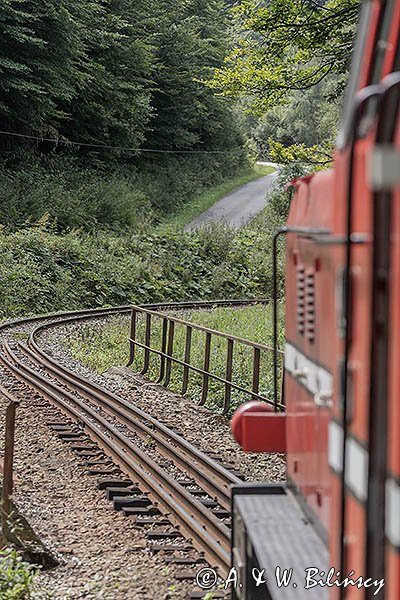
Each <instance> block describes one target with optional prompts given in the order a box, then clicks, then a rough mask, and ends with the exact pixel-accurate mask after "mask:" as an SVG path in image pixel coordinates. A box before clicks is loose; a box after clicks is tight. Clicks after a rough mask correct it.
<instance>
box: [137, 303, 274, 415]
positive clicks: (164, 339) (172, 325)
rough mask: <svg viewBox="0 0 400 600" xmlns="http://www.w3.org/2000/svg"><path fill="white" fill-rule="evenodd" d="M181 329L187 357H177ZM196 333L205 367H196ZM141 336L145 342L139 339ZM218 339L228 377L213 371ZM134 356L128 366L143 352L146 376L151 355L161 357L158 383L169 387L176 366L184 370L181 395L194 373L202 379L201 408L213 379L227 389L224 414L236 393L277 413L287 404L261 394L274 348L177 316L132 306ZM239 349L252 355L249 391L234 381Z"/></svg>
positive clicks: (183, 393)
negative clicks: (264, 363) (265, 363)
mask: <svg viewBox="0 0 400 600" xmlns="http://www.w3.org/2000/svg"><path fill="white" fill-rule="evenodd" d="M139 319H142V321H144V322H143V323H141V325H142V326H141V330H142V331H141V333H142V335H141V336H139V334H138V329H139V327H138V325H139ZM155 321H158V327H160V326H161V331H159V335H158V336H157V338H158V340H157V341H158V347H153V346H152V337H153V336H152V333H153V327H154V323H155ZM178 327H183V328H184V343H183V346H184V350H183V353H181V354H183V356H182V357H177V356H176V355H175V354H176V345H175V340H176V330H177V328H178ZM193 332H200V333H201V335H202V336H204V340H203V350H202V361H201V362H202V365H201V367H200V366H195V365H194V364H193V363H192V361H191V354H192V338H193ZM139 337H141V338H142V340H143V341H140V340H139ZM215 339H217V340H218V343H219V345H220V344H221V343H223V344H225V345H226V347H225V352H224V365H223V367H224V376H221V375H218V374H216V373H215V372H212V371H211V366H212V358H213V357H212V350H213V343H214V341H215ZM129 344H130V354H129V361H128V364H127V366H130V365H132V364H133V362H134V361H135V355H136V348H140V349H142V351H143V367H142V369H141V371H140V373H141V374H142V375H145V374H146V373H147V372H148V371H149V367H150V359H151V355H152V354H154V355H156V356H158V357H159V371H158V377H157V378H156V383H159V384H162V385H163V386H164V387H168V386H169V384H170V382H171V374H172V368H173V365H174V364H176V365H180V367H182V383H181V388H180V393H181V394H182V395H183V396H184V395H185V394H186V393H187V391H188V387H189V380H190V373H191V372H193V373H196V374H197V375H198V376H200V377H201V392H200V400H199V405H200V406H203V405H204V404H205V403H206V401H207V398H208V394H209V384H210V380H214V381H217V382H219V384H220V385H221V386H222V388H223V413H222V414H227V413H228V412H229V411H230V408H231V398H232V390H236V391H237V392H240V393H242V394H243V395H244V396H245V397H246V398H248V399H249V400H261V401H264V402H267V403H268V404H271V405H272V406H273V407H274V409H275V411H279V410H284V408H285V407H284V405H283V404H282V403H280V402H279V401H278V399H277V398H275V400H270V399H269V398H268V397H266V396H265V395H263V394H262V393H260V365H261V359H262V355H263V353H267V354H269V355H271V357H272V355H273V353H274V348H272V347H270V346H265V345H264V344H259V343H256V342H252V341H249V340H246V339H243V338H240V337H238V336H235V335H231V334H227V333H223V332H221V331H216V330H214V329H210V328H208V327H204V326H203V325H197V324H196V323H193V322H190V321H185V320H183V319H180V318H178V317H176V316H172V315H167V314H165V313H162V312H159V311H154V310H149V309H146V308H143V307H140V306H133V307H132V317H131V332H130V338H129ZM238 346H241V347H243V346H244V347H249V348H250V349H251V352H252V374H251V387H250V389H246V388H245V387H243V385H240V384H238V383H235V382H234V381H233V376H234V353H235V350H236V348H237V347H238ZM277 355H278V356H282V355H283V352H281V351H279V350H278V351H277Z"/></svg>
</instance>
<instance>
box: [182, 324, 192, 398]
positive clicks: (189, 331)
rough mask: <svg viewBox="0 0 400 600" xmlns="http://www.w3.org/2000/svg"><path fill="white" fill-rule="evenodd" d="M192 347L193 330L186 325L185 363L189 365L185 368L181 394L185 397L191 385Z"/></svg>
mask: <svg viewBox="0 0 400 600" xmlns="http://www.w3.org/2000/svg"><path fill="white" fill-rule="evenodd" d="M191 347H192V328H191V327H189V325H186V342H185V356H184V359H183V361H184V362H185V363H187V364H185V365H184V366H183V380H182V391H181V394H182V396H184V395H185V394H186V392H187V389H188V384H189V366H188V365H189V363H190V350H191Z"/></svg>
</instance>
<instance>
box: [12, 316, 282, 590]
mask: <svg viewBox="0 0 400 600" xmlns="http://www.w3.org/2000/svg"><path fill="white" fill-rule="evenodd" d="M100 325H101V322H99V324H98V326H100ZM76 327H77V326H71V327H68V328H66V327H59V328H57V329H55V330H51V331H50V332H48V333H46V334H45V335H42V336H41V338H40V345H41V347H42V348H43V349H44V350H45V351H47V352H48V353H49V354H51V355H52V356H53V357H54V358H56V359H57V360H58V361H60V362H61V363H62V364H63V365H65V366H66V367H68V368H69V369H71V370H73V371H75V372H77V373H79V374H81V375H85V376H86V377H90V378H91V379H92V380H93V381H96V383H98V384H100V385H103V386H104V387H106V388H108V389H110V390H112V391H113V392H115V393H117V394H119V395H120V396H121V397H123V398H124V399H126V400H129V401H131V402H132V403H134V404H135V405H136V406H137V407H139V408H141V409H143V410H145V411H146V412H148V413H149V414H150V415H152V416H153V417H156V418H158V419H159V420H161V421H162V422H163V423H164V424H165V425H167V426H169V427H171V428H173V429H176V430H179V432H181V433H182V435H183V436H184V437H185V439H186V440H187V441H189V442H191V443H192V444H194V445H195V446H196V447H198V448H199V449H201V450H203V451H205V452H208V451H210V452H211V451H212V452H216V453H218V455H219V456H220V457H221V459H222V460H223V462H226V463H229V464H231V465H232V466H233V467H234V468H235V469H237V470H238V471H240V472H241V473H243V475H244V476H245V477H246V480H249V481H251V480H254V481H266V480H272V481H281V480H283V479H284V473H285V464H284V459H283V457H282V456H280V455H276V454H274V455H268V454H264V455H260V454H248V453H244V452H242V451H241V450H240V448H239V447H238V445H237V443H236V442H235V441H234V439H233V437H232V435H231V432H230V426H229V423H228V421H227V420H226V419H225V418H224V417H221V416H219V415H216V414H214V413H211V412H210V411H209V410H208V409H206V408H203V407H199V406H197V405H195V404H194V403H193V402H191V401H189V400H186V399H184V398H182V397H181V396H178V395H176V394H174V393H172V392H170V391H168V390H165V389H164V388H162V387H161V386H159V385H156V384H154V383H151V382H149V381H148V380H146V379H145V378H144V377H141V376H139V375H138V374H136V373H133V372H132V371H131V370H130V369H126V368H124V367H114V368H112V369H110V370H109V371H108V372H107V373H104V374H103V375H99V374H98V373H94V372H92V371H91V370H89V369H88V368H87V367H86V366H84V365H83V364H81V363H80V362H79V361H76V360H75V359H73V358H72V357H71V356H70V354H69V353H68V351H67V350H66V349H65V347H64V346H63V344H62V342H63V338H64V337H65V336H71V335H73V332H74V329H75V328H76ZM0 382H1V383H3V385H4V386H5V387H7V388H9V389H12V390H13V391H14V393H15V395H16V396H17V397H18V398H19V399H20V400H21V405H20V406H19V408H18V415H17V431H16V452H15V472H16V477H17V485H16V489H15V494H14V499H15V501H16V504H17V506H18V507H19V508H20V510H21V512H23V514H24V516H25V517H26V518H27V519H28V521H29V522H30V524H31V525H32V527H33V528H34V530H35V531H36V532H37V533H38V535H39V536H40V538H41V539H42V541H43V542H44V544H45V545H46V546H47V547H48V548H49V549H50V550H51V551H52V552H53V553H54V555H55V556H56V557H57V559H58V560H59V562H60V565H59V566H58V567H56V568H55V569H52V570H50V571H47V572H44V573H43V574H42V575H40V577H39V584H40V586H41V588H43V589H45V590H47V591H49V592H51V594H52V597H53V598H58V599H64V598H65V599H67V598H90V599H92V598H104V599H109V600H122V599H129V600H131V599H136V598H140V599H146V600H147V599H149V600H150V599H159V598H160V599H167V598H171V599H172V598H182V599H183V598H186V597H187V592H188V591H189V590H192V589H194V585H193V584H190V583H187V582H185V583H181V582H177V581H176V580H175V579H174V576H173V575H174V568H173V567H168V566H167V565H166V563H165V562H164V560H163V558H162V557H161V556H160V555H156V556H150V554H149V551H148V545H147V542H146V540H145V531H144V530H143V528H139V527H137V526H135V525H134V523H133V522H132V520H130V519H127V518H125V517H124V516H123V515H122V514H121V513H118V512H114V511H113V510H112V507H111V504H110V503H109V502H108V501H106V499H105V494H104V492H102V491H98V490H97V489H96V478H94V477H91V476H89V475H87V474H86V473H85V467H83V466H82V465H81V463H82V459H79V458H78V457H77V456H76V454H74V453H73V452H72V451H71V450H70V449H69V447H68V445H67V444H65V443H63V442H62V441H60V439H59V438H58V437H57V435H56V434H55V433H54V432H52V431H51V430H50V429H49V427H48V426H47V425H46V423H47V422H48V421H49V420H52V416H54V414H56V413H55V412H54V409H53V408H52V407H51V406H50V404H49V403H47V402H46V401H44V400H43V399H42V398H40V397H39V396H37V395H36V394H34V393H33V392H31V391H29V390H27V388H26V387H25V386H23V385H21V384H16V383H15V381H13V380H12V379H11V378H10V376H9V375H8V374H7V373H6V372H4V371H0ZM5 406H6V401H5V399H3V398H1V397H0V412H1V426H2V427H3V425H4V423H3V421H4V409H5Z"/></svg>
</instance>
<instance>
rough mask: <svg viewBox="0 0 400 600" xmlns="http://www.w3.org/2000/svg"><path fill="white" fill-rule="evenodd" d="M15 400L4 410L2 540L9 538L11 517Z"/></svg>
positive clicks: (16, 403) (16, 402)
mask: <svg viewBox="0 0 400 600" xmlns="http://www.w3.org/2000/svg"><path fill="white" fill-rule="evenodd" d="M18 404H19V402H18V401H16V400H11V402H10V403H9V405H8V406H7V410H6V428H5V445H4V473H3V486H2V498H1V531H2V537H3V540H10V539H11V537H12V536H11V532H10V526H9V521H10V517H11V512H12V511H11V498H12V492H13V464H14V439H15V412H16V408H17V405H18Z"/></svg>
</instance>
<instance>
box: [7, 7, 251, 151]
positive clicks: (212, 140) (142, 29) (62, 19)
mask: <svg viewBox="0 0 400 600" xmlns="http://www.w3.org/2000/svg"><path fill="white" fill-rule="evenodd" d="M225 12H226V11H225V7H224V3H223V2H222V1H221V0H179V1H178V2H176V1H175V0H174V1H173V0H169V1H167V2H165V1H164V0H163V1H161V0H152V1H150V0H90V1H89V2H80V1H79V0H62V1H61V2H56V3H55V2H50V1H49V0H37V1H36V2H35V3H32V2H29V1H28V0H5V1H4V2H2V3H1V6H0V25H1V29H2V33H3V35H2V39H1V41H0V74H1V82H0V124H1V129H7V130H11V131H13V132H17V133H28V134H34V135H36V136H39V137H50V138H56V139H59V140H60V142H64V141H67V140H71V141H76V142H83V145H81V147H80V153H81V155H85V156H86V155H87V154H89V156H90V158H91V159H92V160H93V158H100V159H101V160H103V161H107V162H109V161H110V160H116V161H117V162H118V161H120V160H121V159H122V158H123V159H127V158H129V157H130V156H131V155H132V153H130V154H128V155H127V153H126V152H125V153H124V152H122V151H112V152H110V151H106V150H102V149H101V148H98V149H97V150H93V149H90V148H87V147H85V145H84V144H85V143H86V144H87V143H89V144H90V143H94V144H100V145H104V144H108V145H111V146H120V147H121V146H123V147H133V148H137V147H139V146H141V145H142V144H143V145H146V146H147V147H148V146H153V147H154V148H160V149H163V150H165V149H182V148H184V149H192V148H201V149H205V150H213V149H225V148H231V147H232V146H240V145H241V144H242V139H241V137H240V135H239V134H238V129H237V128H236V127H235V126H234V125H233V122H232V115H231V112H230V109H229V107H228V106H227V104H226V102H225V101H224V100H222V99H218V98H215V97H214V95H213V94H212V93H211V92H210V90H208V89H206V88H205V87H204V86H203V85H202V84H201V83H199V82H198V81H195V80H196V78H201V77H205V76H210V75H211V69H213V68H215V67H217V66H219V65H221V64H222V60H223V57H224V55H225V53H226V50H227V45H226V41H225V40H226V37H227V36H226V33H227V19H226V14H225ZM1 140H2V145H3V147H6V148H13V147H15V145H16V144H17V145H18V147H20V145H21V144H23V143H24V142H23V141H22V140H21V139H18V138H7V137H5V138H4V137H2V138H1ZM26 144H27V145H28V146H29V147H31V146H32V142H29V141H28V142H26ZM38 146H39V151H40V152H44V153H47V152H48V151H49V150H50V149H53V144H50V143H46V142H43V143H42V144H39V145H38ZM61 148H62V149H64V150H65V146H64V145H62V146H61Z"/></svg>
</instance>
